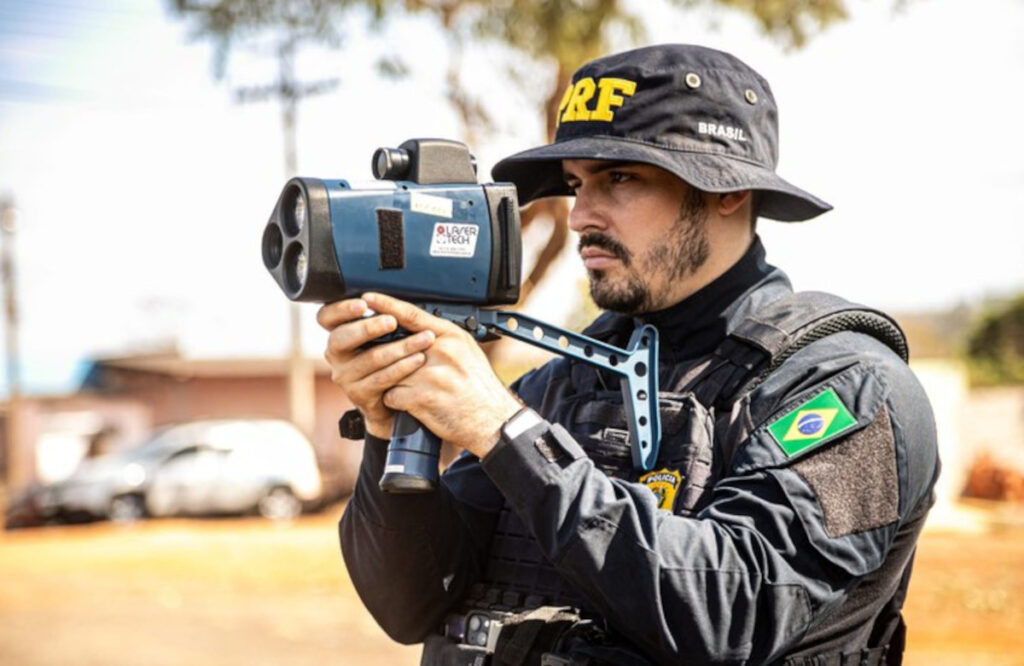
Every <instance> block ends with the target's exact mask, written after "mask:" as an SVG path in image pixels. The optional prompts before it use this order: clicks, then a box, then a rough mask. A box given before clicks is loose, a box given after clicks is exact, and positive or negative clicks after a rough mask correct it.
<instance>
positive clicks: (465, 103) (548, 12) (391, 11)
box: [169, 0, 906, 299]
mask: <svg viewBox="0 0 1024 666" xmlns="http://www.w3.org/2000/svg"><path fill="white" fill-rule="evenodd" d="M905 1H906V0H897V2H898V3H899V2H905ZM169 2H170V3H171V8H172V10H173V12H174V13H175V14H176V15H177V16H179V17H181V18H184V19H185V20H187V21H189V22H190V23H191V27H192V32H193V35H195V36H198V37H202V38H208V39H211V40H212V41H213V42H214V44H215V46H216V59H215V73H216V74H217V75H218V76H221V75H222V74H223V72H224V66H225V62H226V59H227V55H228V53H229V51H230V49H231V48H232V47H233V46H234V45H235V44H237V43H238V42H239V41H241V40H245V39H251V38H253V37H254V36H256V35H260V34H266V33H268V32H269V33H272V34H273V33H283V34H286V35H290V36H291V37H292V38H293V39H296V40H297V39H304V40H310V41H317V42H320V43H323V44H327V45H338V44H340V43H341V38H342V36H341V35H340V33H339V32H338V28H337V26H338V25H339V24H340V19H341V17H342V15H344V14H345V13H346V12H347V11H349V10H352V9H355V8H361V9H363V10H369V12H370V16H371V17H372V19H373V21H374V23H375V24H376V25H380V24H381V23H382V22H383V21H385V20H386V19H387V18H388V17H390V16H393V15H395V14H396V13H401V12H404V13H421V14H427V15H430V16H432V17H434V18H435V19H436V20H437V21H438V22H439V25H440V27H441V28H442V29H443V30H444V31H445V34H446V35H447V36H448V37H449V41H450V43H451V48H452V53H451V56H452V57H451V59H450V60H449V69H448V73H447V76H446V83H447V97H448V100H449V101H450V103H451V104H452V106H453V108H454V109H455V110H456V112H457V113H458V114H459V117H460V119H461V120H462V124H463V127H464V132H465V136H464V138H465V139H466V141H467V143H469V144H470V145H473V144H474V143H475V139H476V134H477V132H479V131H487V132H489V131H491V130H492V129H493V123H492V121H491V118H490V115H489V114H488V110H487V108H486V107H485V105H484V104H483V103H482V102H481V101H480V100H478V99H476V98H474V96H473V94H472V93H471V92H470V91H469V90H467V88H466V87H465V86H464V85H463V84H462V81H461V80H460V71H461V60H462V57H463V53H464V47H465V44H466V43H467V42H468V41H470V40H490V41H495V42H498V43H500V44H504V45H505V46H508V47H510V48H512V49H513V50H514V51H515V52H517V53H521V54H522V55H524V56H526V57H528V58H529V59H530V60H531V61H532V62H534V63H536V64H538V65H542V66H546V67H547V68H548V69H549V70H550V71H551V79H550V83H549V84H548V86H546V87H545V90H546V96H545V97H544V103H543V105H544V108H543V110H542V113H543V114H544V120H545V127H546V130H547V139H548V140H549V141H550V140H551V139H552V138H553V137H554V133H555V129H556V125H557V124H556V113H557V110H558V102H559V101H560V99H561V96H562V93H563V91H564V90H565V88H566V86H567V85H568V83H569V79H570V77H571V76H572V73H573V72H574V71H575V70H576V68H577V67H578V66H579V65H580V64H582V63H583V62H584V61H586V60H590V59H591V58H595V57H597V56H600V55H602V54H604V53H605V52H606V51H607V50H608V48H609V46H610V40H611V36H612V35H613V34H614V35H624V36H625V38H626V40H627V41H629V42H630V43H634V44H635V43H639V42H641V41H643V39H644V37H645V35H646V33H645V30H644V27H643V22H642V18H641V15H640V13H639V10H638V9H637V8H636V6H634V5H633V4H632V3H628V2H627V1H626V0H496V1H491V0H281V1H275V0H169ZM667 2H669V3H670V4H671V5H673V6H675V7H678V8H679V9H680V10H691V11H692V10H694V9H696V8H698V7H701V6H705V7H717V8H725V9H731V10H735V11H739V12H741V13H743V14H747V15H749V16H750V17H751V18H752V19H753V20H754V21H755V22H756V23H757V24H758V26H759V27H760V28H761V30H762V31H763V32H764V33H765V34H766V35H768V36H770V37H772V38H773V39H776V40H778V41H779V42H780V43H781V44H782V45H783V46H784V47H786V48H799V47H801V46H803V45H804V44H805V43H806V42H807V40H808V39H810V38H811V37H812V36H813V35H814V34H816V33H817V32H818V31H820V30H823V29H825V28H826V27H828V26H829V25H830V24H832V23H834V22H835V21H838V20H842V19H845V18H846V16H847V13H846V0H772V1H771V2H758V1H757V0H667ZM294 43H295V42H294V41H293V42H292V44H293V46H294ZM379 69H380V71H381V72H382V74H385V75H395V74H401V72H402V71H403V70H404V69H405V67H404V64H402V63H401V61H400V60H396V59H394V58H393V57H392V58H388V59H384V60H382V61H381V62H380V63H379ZM512 78H513V80H514V79H515V77H512ZM568 212H569V208H568V203H567V202H566V201H565V200H564V199H548V200H541V201H538V202H536V203H534V204H533V205H531V206H529V207H528V208H527V209H526V210H524V212H523V225H524V227H527V226H529V225H530V224H531V223H532V222H534V221H535V220H538V219H544V218H546V219H549V220H551V221H553V224H552V227H551V228H552V231H551V236H550V237H549V239H548V241H547V243H546V245H545V247H544V248H543V250H542V251H541V252H540V254H539V256H538V258H537V260H536V262H535V264H534V265H533V266H532V267H530V268H529V270H528V272H527V274H526V277H525V278H524V281H523V290H522V298H523V299H525V298H526V297H528V296H529V294H530V292H531V291H532V290H533V288H534V287H535V286H536V285H537V284H539V283H540V281H541V280H542V279H543V278H544V276H545V275H546V273H547V271H548V269H549V267H550V266H551V264H552V263H553V262H554V260H555V259H556V258H557V257H558V255H559V253H560V252H561V251H562V249H563V248H564V247H565V243H566V240H567V238H568V224H567V221H568Z"/></svg>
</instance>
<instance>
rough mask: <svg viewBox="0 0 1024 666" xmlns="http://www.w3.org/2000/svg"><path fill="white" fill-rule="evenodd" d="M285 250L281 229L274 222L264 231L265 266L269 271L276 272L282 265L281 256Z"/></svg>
mask: <svg viewBox="0 0 1024 666" xmlns="http://www.w3.org/2000/svg"><path fill="white" fill-rule="evenodd" d="M283 250H284V237H283V236H282V235H281V227H279V226H277V225H276V224H274V223H273V222H271V223H270V224H268V225H267V228H266V229H264V230H263V265H265V266H266V267H267V269H268V270H274V269H275V268H277V266H278V264H280V263H281V254H282V251H283Z"/></svg>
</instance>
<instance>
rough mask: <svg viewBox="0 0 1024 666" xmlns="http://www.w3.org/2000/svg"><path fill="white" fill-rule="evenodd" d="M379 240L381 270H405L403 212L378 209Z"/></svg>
mask: <svg viewBox="0 0 1024 666" xmlns="http://www.w3.org/2000/svg"><path fill="white" fill-rule="evenodd" d="M377 239H378V243H379V245H380V269H381V270H396V269H402V268H405V224H404V223H403V219H402V211H400V210H395V209H393V208H378V209H377Z"/></svg>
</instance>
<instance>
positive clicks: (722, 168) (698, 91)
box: [491, 44, 832, 222]
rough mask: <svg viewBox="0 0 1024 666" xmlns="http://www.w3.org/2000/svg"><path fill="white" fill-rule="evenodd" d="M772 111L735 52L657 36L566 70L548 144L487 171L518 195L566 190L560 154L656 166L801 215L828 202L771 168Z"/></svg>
mask: <svg viewBox="0 0 1024 666" xmlns="http://www.w3.org/2000/svg"><path fill="white" fill-rule="evenodd" d="M778 147H779V131H778V109H777V107H776V105H775V99H774V97H773V96H772V92H771V88H770V87H769V86H768V82H767V81H765V80H764V78H762V77H761V76H760V75H759V74H758V73H757V72H755V71H754V70H753V69H751V68H750V67H748V66H747V65H746V64H745V63H743V62H742V61H741V60H739V59H738V58H736V57H735V56H733V55H730V54H728V53H725V52H722V51H716V50H714V49H709V48H706V47H702V46H693V45H686V44H664V45H659V46H650V47H645V48H640V49H634V50H632V51H626V52H624V53H619V54H615V55H611V56H607V57H603V58H598V59H596V60H592V61H590V62H588V63H587V64H585V65H583V66H582V67H581V68H580V69H579V70H578V71H577V72H576V73H575V74H574V75H573V77H572V82H571V83H570V84H569V87H568V88H567V89H566V91H565V94H564V95H563V97H562V101H561V104H560V105H559V111H558V130H557V132H556V134H555V140H554V142H553V143H551V144H549V145H546V146H540V147H538V148H533V149H530V150H526V151H523V152H520V153H516V154H515V155H511V156H510V157H507V158H505V159H503V160H501V161H500V162H498V163H497V164H496V165H495V166H494V169H493V170H492V171H491V174H492V176H493V177H494V179H495V180H496V181H505V182H512V183H514V184H515V185H516V186H517V188H518V190H519V200H520V202H522V203H524V204H525V203H528V202H530V201H532V200H534V199H538V198H540V197H546V196H553V195H571V194H572V192H571V191H570V190H569V188H568V187H567V186H566V184H565V181H564V179H563V175H562V164H561V161H562V160H564V159H595V160H611V161H623V162H640V163H645V164H653V165H654V166H658V167H661V168H662V169H665V170H666V171H669V172H670V173H673V174H675V175H676V176H678V177H679V178H681V179H682V180H684V181H685V182H687V183H689V184H690V185H692V186H693V187H696V188H698V189H700V190H704V191H706V192H718V193H721V192H736V191H740V190H755V191H756V192H757V193H758V196H757V198H756V201H757V206H758V208H757V211H756V213H757V214H758V215H759V216H761V217H767V218H771V219H775V220H781V221H784V222H795V221H800V220H807V219H810V218H812V217H815V216H817V215H820V214H821V213H824V212H825V211H828V210H831V208H832V206H830V205H829V204H827V203H825V202H824V201H822V200H821V199H819V198H817V197H816V196H814V195H812V194H810V193H808V192H805V191H804V190H802V189H800V188H798V187H796V186H795V185H792V184H791V183H789V182H788V181H786V180H784V179H782V178H781V177H779V176H778V175H777V174H776V173H775V167H776V164H777V163H778V155H779V150H778Z"/></svg>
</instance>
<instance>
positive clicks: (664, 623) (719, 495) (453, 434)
mask: <svg viewBox="0 0 1024 666" xmlns="http://www.w3.org/2000/svg"><path fill="white" fill-rule="evenodd" d="M776 117H777V114H776V107H775V102H774V100H773V97H772V93H771V90H770V89H769V87H768V84H767V82H766V81H765V80H764V79H762V78H761V77H760V76H759V75H758V74H757V73H755V72H754V71H753V70H751V69H750V68H749V67H748V66H747V65H745V64H744V63H742V62H741V61H739V60H738V59H736V58H735V57H733V56H731V55H729V54H726V53H722V52H719V51H715V50H711V49H707V48H701V47H696V46H684V45H664V46H656V47H650V48H642V49H637V50H633V51H629V52H626V53H622V54H618V55H613V56H609V57H605V58H600V59H597V60H594V61H592V62H590V63H588V64H586V65H584V66H583V67H582V68H581V69H580V70H579V71H578V72H577V73H576V74H575V76H574V77H573V81H572V83H571V85H570V86H569V88H568V89H567V90H566V91H565V95H564V97H563V99H562V103H561V105H560V110H559V122H560V124H559V127H558V132H557V135H556V139H555V141H554V143H553V144H551V145H548V146H543V147H540V148H536V149H533V150H528V151H525V152H523V153H519V154H517V155H513V156H511V157H509V158H507V159H505V160H504V161H502V162H500V163H499V164H498V165H497V166H496V167H495V168H494V172H493V175H494V177H495V179H496V180H499V181H512V182H514V183H515V184H516V185H517V186H518V189H519V193H520V199H521V201H523V202H529V201H531V200H534V199H536V198H539V197H544V196H551V195H574V196H575V205H574V208H573V211H572V214H571V217H570V226H571V228H572V229H573V230H574V231H576V232H577V233H578V234H579V239H580V240H579V253H580V256H581V258H582V260H583V263H584V265H585V267H586V269H587V273H588V276H589V280H590V288H591V293H592V295H593V298H594V300H595V302H596V303H597V304H598V305H599V306H601V307H602V308H604V309H605V310H607V311H608V312H606V313H605V314H604V315H602V316H601V317H600V318H598V319H597V320H596V321H595V322H594V324H593V325H591V326H590V327H589V328H588V329H587V330H586V331H585V334H587V335H590V336H593V337H596V338H598V339H601V340H605V341H608V342H609V343H611V344H616V345H619V346H623V345H624V344H625V341H626V340H628V339H629V335H630V334H631V332H632V331H633V329H634V328H635V327H636V325H637V324H638V323H652V324H654V325H655V326H657V327H658V330H659V336H660V345H661V346H660V357H659V358H660V367H659V380H660V386H661V387H662V389H663V390H662V392H661V394H660V396H659V405H660V409H661V414H662V422H663V436H662V443H661V451H660V454H659V457H658V461H657V464H656V466H655V469H654V470H653V471H650V472H642V471H638V470H635V469H633V467H632V465H631V459H630V454H629V451H630V446H631V442H630V441H629V437H628V434H627V426H626V417H625V413H624V409H623V405H622V402H621V397H620V395H619V391H618V390H617V383H616V381H615V379H614V378H613V377H607V376H605V375H604V373H602V372H600V371H598V370H595V369H593V368H591V367H589V366H585V365H583V364H580V363H577V362H574V361H571V360H567V359H557V360H554V361H551V362H550V363H548V364H546V365H544V366H543V367H541V368H539V369H537V370H535V371H533V372H531V373H529V374H527V375H526V376H525V377H523V378H522V379H520V380H519V381H518V382H516V384H515V385H514V386H513V389H512V390H511V391H510V390H507V389H506V388H505V387H504V386H503V385H502V383H501V382H500V381H499V380H498V379H497V378H496V376H495V374H494V372H493V371H492V369H491V367H490V365H489V364H488V361H487V359H486V357H485V356H484V355H483V353H482V352H481V351H480V349H479V347H478V346H477V344H476V343H475V342H474V341H473V340H472V339H471V338H470V337H469V335H468V334H467V333H465V332H464V331H463V330H461V329H459V328H458V327H456V326H455V325H452V324H449V323H446V322H444V321H442V320H439V319H437V318H434V317H432V316H431V315H429V314H428V313H426V312H423V311H421V310H419V309H417V308H415V307H413V306H412V305H410V304H408V303H404V302H401V301H398V300H395V299H393V298H389V297H387V296H383V295H380V294H366V295H365V296H364V297H363V298H361V299H353V300H348V301H342V302H337V303H333V304H329V305H326V306H324V307H323V308H322V309H321V311H320V312H319V314H318V320H319V322H320V324H321V325H322V326H323V327H324V328H325V329H327V330H328V331H330V335H329V339H328V344H327V351H326V358H327V360H328V362H329V363H330V365H331V367H332V370H333V378H334V381H335V382H336V383H337V384H338V385H339V386H341V388H343V389H344V390H345V392H346V393H347V395H348V396H349V397H350V398H351V400H352V401H353V402H354V403H355V405H356V406H357V407H358V408H359V410H360V411H361V412H362V414H363V417H364V419H365V424H366V431H367V435H366V443H365V450H364V457H363V463H362V467H361V470H360V473H359V480H358V483H357V487H356V490H355V493H354V496H353V497H352V500H351V501H350V503H349V505H348V507H347V509H346V511H345V515H344V517H343V519H342V522H341V541H342V550H343V554H344V558H345V562H346V564H347V566H348V570H349V573H350V575H351V577H352V580H353V582H354V583H355V586H356V589H357V590H358V591H359V594H360V596H361V598H362V600H363V601H364V603H365V604H366V606H367V608H368V609H369V610H370V612H371V613H372V614H373V616H374V617H375V618H376V620H377V621H378V622H379V623H380V625H381V626H382V627H383V628H384V630H385V631H386V632H387V633H388V634H389V635H390V636H391V637H393V638H394V639H395V640H398V641H401V642H407V643H412V642H421V641H422V642H425V648H424V655H423V663H424V664H487V663H491V664H528V663H545V664H569V663H574V664H576V663H579V664H586V663H589V664H600V663H624V664H628V663H638V664H640V663H658V664H662V663H665V664H668V663H686V664H705V663H715V664H719V663H722V664H766V663H782V664H836V665H839V664H843V665H845V664H883V663H884V664H898V663H900V661H901V657H902V653H903V637H904V625H903V621H902V618H901V614H900V609H901V606H902V604H903V600H904V598H905V595H906V592H907V586H908V580H909V576H910V569H911V561H912V558H913V554H914V549H915V544H916V541H917V538H918V535H919V534H920V531H921V528H922V525H923V523H924V519H925V515H926V513H927V511H928V508H929V506H930V505H931V503H932V501H933V500H932V488H933V485H934V483H935V479H936V476H937V474H938V466H939V465H938V458H937V452H936V442H935V431H934V424H933V418H932V415H931V411H930V408H929V406H928V403H927V400H926V398H925V396H924V393H923V391H922V389H921V387H920V385H919V384H918V382H917V381H916V380H915V378H914V377H913V375H912V374H911V372H910V370H909V368H908V367H907V364H906V363H905V352H906V350H905V346H904V342H903V339H902V335H901V334H900V332H899V330H898V328H897V327H896V326H895V325H894V324H893V323H892V322H891V320H889V319H888V318H887V317H886V316H884V315H882V314H881V313H877V312H874V311H871V310H868V309H866V308H862V307H860V306H856V305H853V304H850V303H847V302H846V301H843V300H841V299H838V298H836V297H833V296H829V295H827V294H818V293H808V294H799V293H798V294H794V293H793V292H792V289H791V287H790V285H789V282H788V280H787V278H786V277H785V275H784V274H783V273H782V272H781V271H780V270H779V269H777V268H774V267H773V266H771V265H769V264H768V263H766V261H765V252H764V249H763V247H762V245H761V242H760V240H759V239H758V238H757V236H756V234H755V232H754V228H755V227H754V221H755V220H756V218H757V217H758V216H761V217H768V218H773V219H776V220H781V221H784V222H788V221H798V220H805V219H808V218H811V217H814V216H816V215H818V214H820V213H822V212H824V211H826V210H828V209H829V208H830V207H829V206H828V204H826V203H824V202H823V201H821V200H820V199H818V198H816V197H814V196H812V195H811V194H809V193H807V192H804V191H803V190H801V189H798V188H797V187H795V186H793V185H791V184H790V183H788V182H787V181H785V180H783V179H782V178H780V177H779V176H778V175H776V173H775V164H776V161H777V145H778V135H777V119H776ZM368 310H372V311H374V312H375V313H376V315H375V316H373V317H368V318H363V315H364V314H365V313H366V312H367V311H368ZM397 326H402V327H404V328H406V329H408V330H409V331H412V332H415V335H412V336H410V337H407V338H405V339H403V340H400V341H397V342H393V343H390V344H387V345H381V346H376V347H373V348H371V349H370V350H369V351H361V349H360V348H361V345H363V344H364V343H365V342H367V341H369V340H372V339H374V338H377V337H379V336H381V335H383V334H385V333H388V332H390V331H393V330H395V328H396V327H397ZM396 411H407V412H410V413H411V414H413V415H414V416H415V417H416V418H418V419H419V420H420V421H422V422H423V423H424V424H425V425H426V426H427V427H428V428H430V430H432V431H433V432H434V433H436V434H437V435H439V436H441V437H443V438H444V439H446V440H448V441H450V442H452V443H454V444H456V445H458V446H460V447H462V448H464V449H465V453H464V455H462V456H461V457H460V458H458V459H457V460H456V461H455V462H454V463H453V464H452V465H451V466H450V467H449V468H448V470H447V471H446V472H445V474H444V476H443V477H442V482H441V484H440V487H439V489H438V491H437V492H434V493H431V494H427V495H385V494H382V493H381V491H380V490H379V489H378V486H377V481H378V479H379V478H380V476H381V474H382V472H383V466H384V449H385V447H386V444H387V440H388V439H389V437H390V432H391V423H392V419H393V417H394V414H395V412H396Z"/></svg>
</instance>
